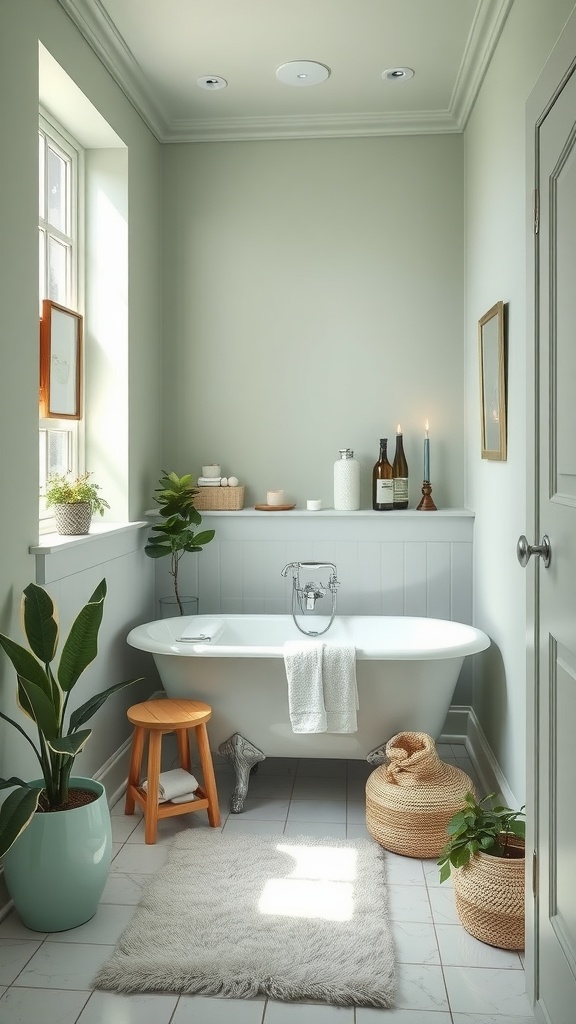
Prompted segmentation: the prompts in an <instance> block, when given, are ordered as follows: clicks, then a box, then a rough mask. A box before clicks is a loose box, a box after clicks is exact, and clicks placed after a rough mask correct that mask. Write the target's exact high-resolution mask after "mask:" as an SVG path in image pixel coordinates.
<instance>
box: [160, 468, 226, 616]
mask: <svg viewBox="0 0 576 1024" xmlns="http://www.w3.org/2000/svg"><path fill="white" fill-rule="evenodd" d="M162 473H163V474H164V475H163V476H162V477H161V478H160V481H159V483H160V486H159V487H157V488H156V490H155V492H154V493H155V495H157V496H156V497H155V498H154V501H155V502H156V504H157V505H159V506H160V509H159V512H160V515H161V516H162V519H163V522H161V523H159V524H158V525H157V526H153V527H152V533H153V536H151V537H149V538H148V543H147V545H146V547H145V548H144V550H145V552H146V554H147V555H149V556H150V558H164V557H165V556H167V555H169V556H170V569H169V572H170V575H171V576H172V579H173V581H174V594H175V597H176V602H177V604H178V608H179V609H180V614H181V615H182V614H183V611H184V610H183V607H182V602H181V600H180V591H179V580H178V570H179V566H180V559H181V558H182V556H183V555H184V554H185V553H186V552H187V551H192V552H194V551H202V548H203V547H204V545H205V544H208V543H209V541H211V540H212V539H213V537H214V532H215V531H214V530H203V531H202V532H201V533H194V526H200V524H201V522H202V516H201V515H200V513H199V511H198V509H197V508H195V507H194V497H195V495H196V494H197V493H198V488H197V487H194V484H193V481H192V477H191V476H190V474H189V473H188V474H186V475H185V476H178V474H177V473H173V472H172V473H167V472H166V470H165V469H163V470H162Z"/></svg>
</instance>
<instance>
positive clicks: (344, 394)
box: [163, 135, 464, 508]
mask: <svg viewBox="0 0 576 1024" xmlns="http://www.w3.org/2000/svg"><path fill="white" fill-rule="evenodd" d="M163 157H164V202H165V234H164V296H165V307H164V308H165V315H164V346H165V348H164V352H165V376H164V450H165V453H166V454H165V458H167V459H168V460H169V461H170V462H171V463H173V464H174V466H175V467H179V468H180V472H184V469H185V468H188V469H190V471H191V472H192V473H194V474H197V473H199V472H200V471H201V466H202V464H205V463H206V462H218V463H221V464H222V466H223V467H225V468H224V473H225V475H228V474H230V473H233V474H234V475H235V476H237V477H239V478H240V479H241V481H242V482H243V483H245V484H246V485H247V486H248V488H249V491H248V495H247V503H248V504H250V503H252V504H254V502H255V501H265V500H266V491H267V490H269V489H275V488H278V487H282V488H284V489H285V490H286V491H287V492H288V493H289V495H290V496H291V499H292V500H293V501H298V502H304V501H305V499H306V498H311V497H316V498H318V497H319V498H322V501H323V502H324V504H325V505H326V506H328V507H329V506H331V505H332V504H333V490H332V467H333V464H334V460H335V459H336V458H338V449H339V448H345V447H350V448H353V449H354V450H355V452H356V456H357V457H358V458H359V460H360V462H361V464H362V495H361V498H362V501H361V504H362V507H364V508H370V507H371V490H370V486H371V472H372V466H373V465H374V462H375V461H376V459H377V457H378V439H379V438H380V437H388V438H389V439H390V448H391V449H392V457H393V452H394V437H395V433H396V426H397V424H398V423H400V424H401V426H402V428H403V430H404V436H405V447H406V455H407V459H408V464H409V467H410V475H411V504H412V506H414V504H415V503H416V501H417V498H419V497H420V488H421V485H422V474H423V464H422V463H423V458H422V451H423V438H424V424H425V421H426V419H427V418H429V420H430V429H431V446H432V475H433V480H434V493H435V495H436V500H437V504H440V505H444V506H460V507H461V505H462V501H463V493H464V490H463V405H462V367H463V363H462V358H463V346H462V316H463V313H462V310H463V306H462V293H463V269H462V263H463V259H462V257H463V250H462V238H463V233H462V232H463V229H462V137H461V136H458V135H444V136H440V135H432V136H411V137H398V138H373V139H363V138H355V139H312V140H290V141H275V142H246V143H240V142H231V143H196V144H188V145H170V146H165V147H164V151H163ZM391 461H392V459H391Z"/></svg>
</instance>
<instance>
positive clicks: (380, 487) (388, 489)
mask: <svg viewBox="0 0 576 1024" xmlns="http://www.w3.org/2000/svg"><path fill="white" fill-rule="evenodd" d="M393 501H394V481H393V480H377V481H376V503H377V504H378V505H391V504H392V503H393Z"/></svg>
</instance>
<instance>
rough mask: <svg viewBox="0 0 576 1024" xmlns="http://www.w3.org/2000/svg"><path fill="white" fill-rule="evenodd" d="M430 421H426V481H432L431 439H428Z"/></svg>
mask: <svg viewBox="0 0 576 1024" xmlns="http://www.w3.org/2000/svg"><path fill="white" fill-rule="evenodd" d="M428 430H429V426H428V420H426V431H425V434H424V479H425V480H427V481H430V438H429V437H428Z"/></svg>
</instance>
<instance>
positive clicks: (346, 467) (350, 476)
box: [334, 448, 360, 512]
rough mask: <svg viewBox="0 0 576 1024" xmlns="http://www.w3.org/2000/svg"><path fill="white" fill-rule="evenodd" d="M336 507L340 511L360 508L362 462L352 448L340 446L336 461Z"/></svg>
mask: <svg viewBox="0 0 576 1024" xmlns="http://www.w3.org/2000/svg"><path fill="white" fill-rule="evenodd" d="M334 508H335V509H337V510H338V511H339V512H353V511H354V510H355V509H358V508H360V463H359V462H358V460H357V459H355V458H354V452H353V451H352V449H351V448H340V458H339V459H337V460H336V462H335V463H334Z"/></svg>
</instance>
